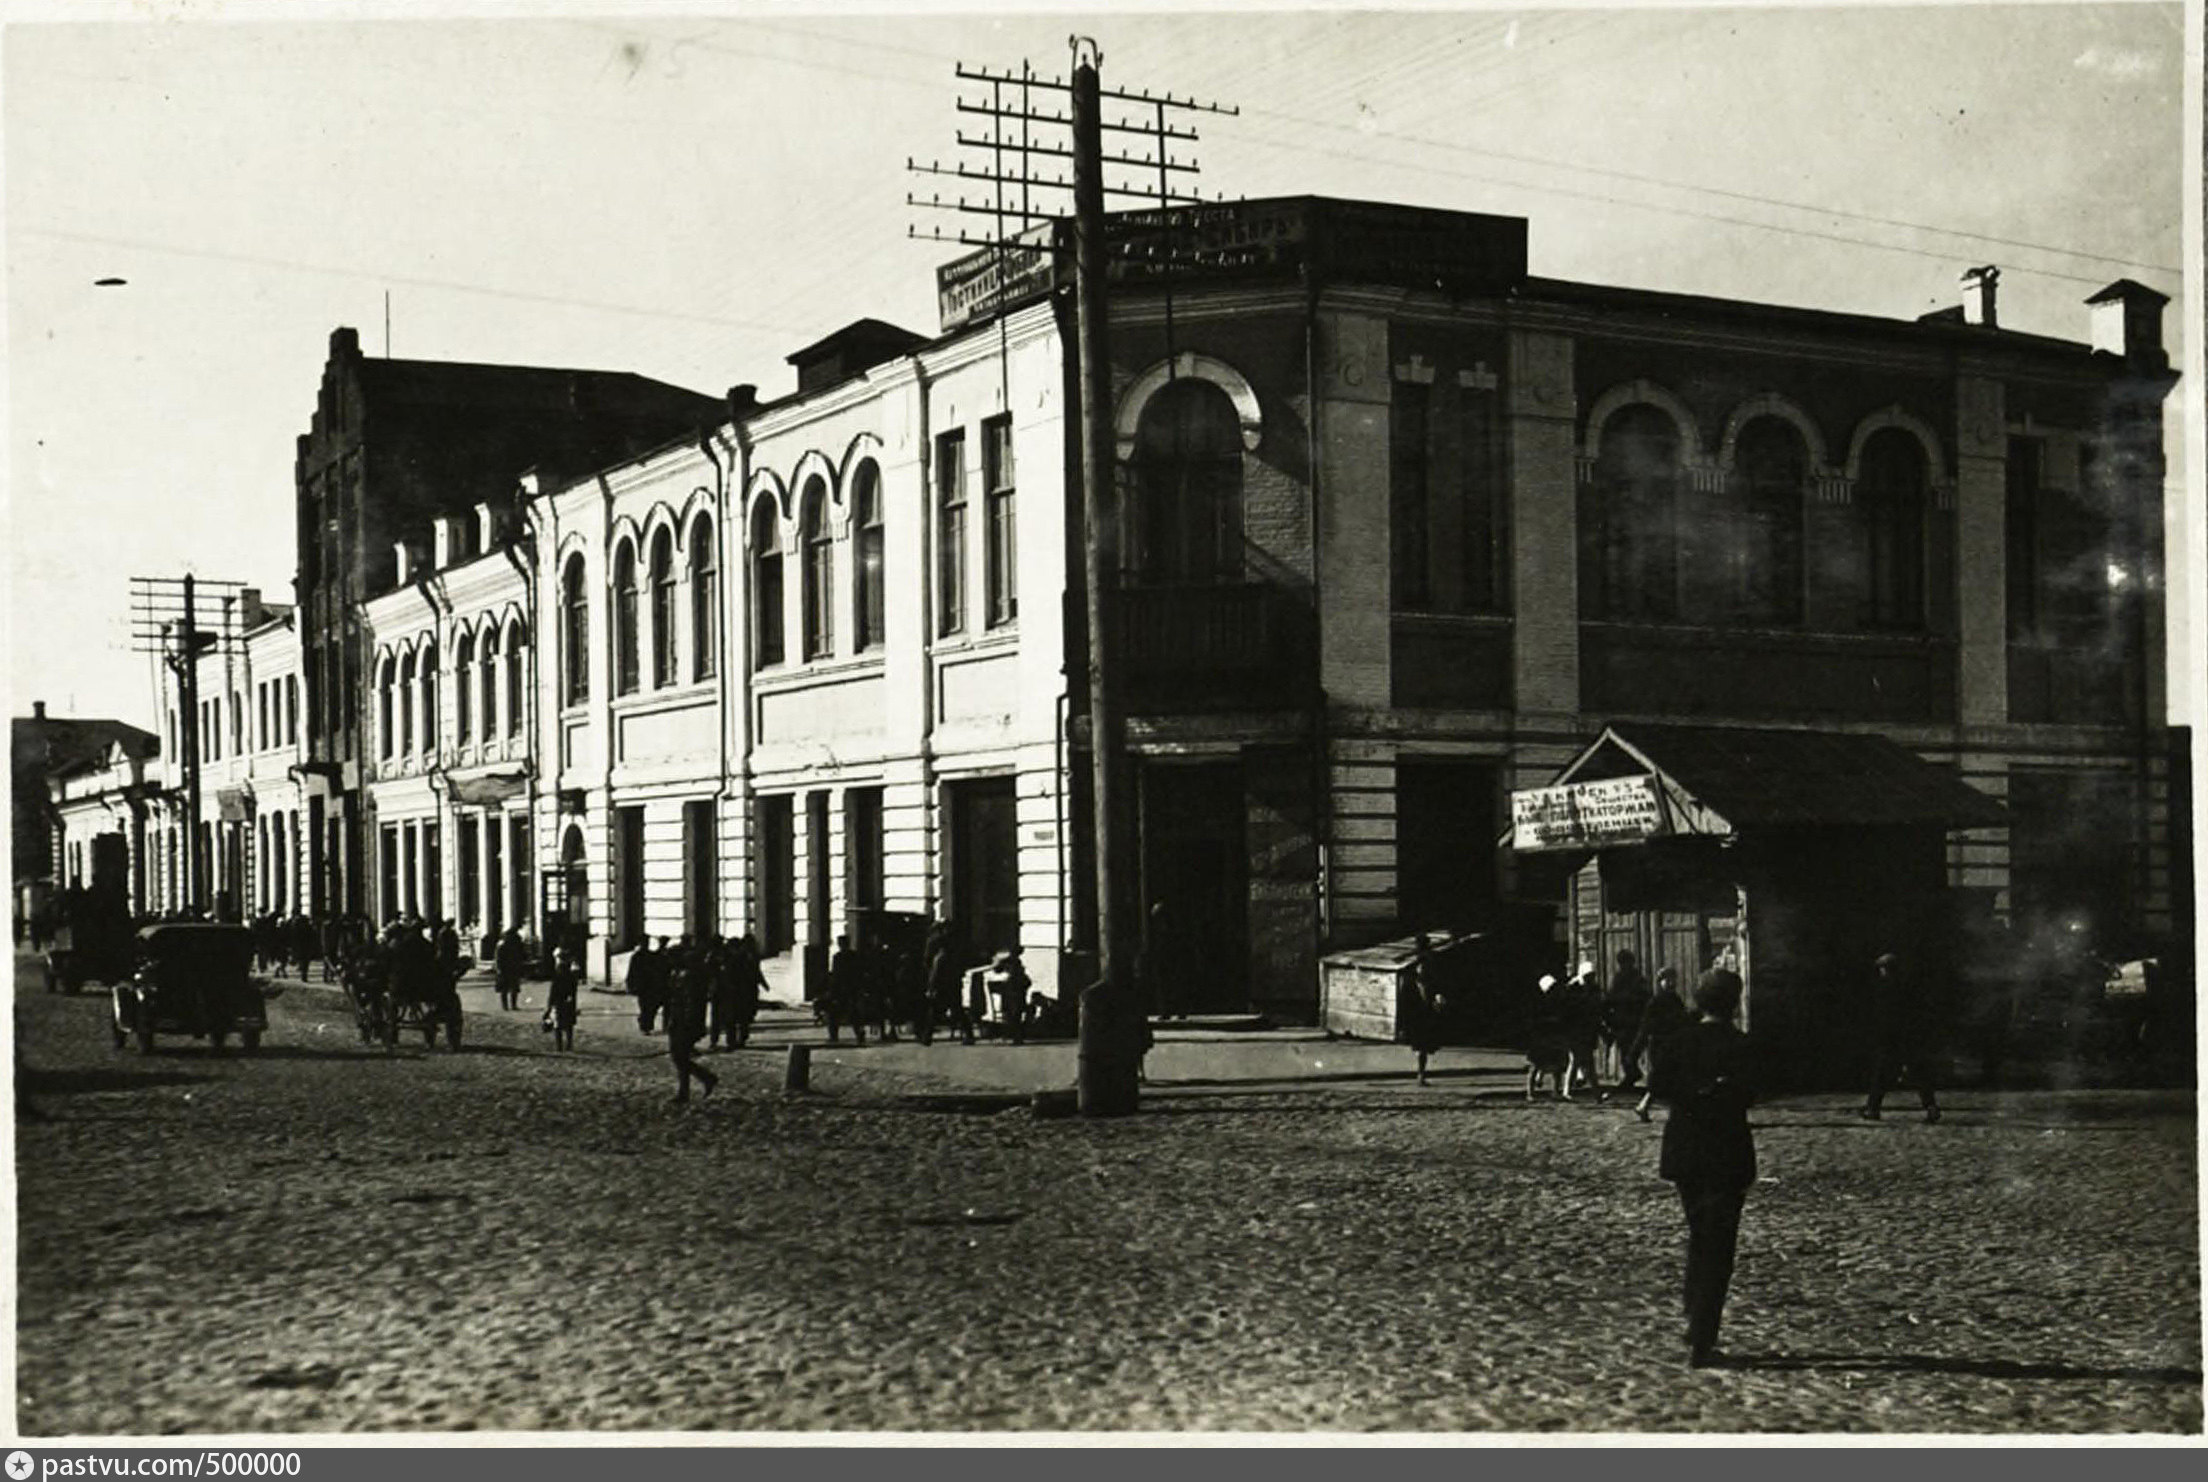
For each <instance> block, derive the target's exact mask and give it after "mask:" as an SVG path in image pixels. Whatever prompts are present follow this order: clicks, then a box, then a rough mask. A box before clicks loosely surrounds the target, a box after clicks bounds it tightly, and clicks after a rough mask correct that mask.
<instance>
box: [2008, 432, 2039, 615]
mask: <svg viewBox="0 0 2208 1482" xmlns="http://www.w3.org/2000/svg"><path fill="white" fill-rule="evenodd" d="M2007 475H2008V488H2007V497H2006V500H2005V502H2004V506H2003V510H2002V514H2003V531H2004V533H2005V537H2006V544H2007V546H2008V559H2007V567H2006V569H2007V572H2008V612H2009V637H2010V638H2011V639H2026V640H2028V639H2031V638H2033V637H2035V636H2036V635H2037V634H2038V631H2039V591H2040V581H2039V480H2040V442H2039V439H2037V438H2031V437H2012V438H2010V439H2009V458H2008V464H2007Z"/></svg>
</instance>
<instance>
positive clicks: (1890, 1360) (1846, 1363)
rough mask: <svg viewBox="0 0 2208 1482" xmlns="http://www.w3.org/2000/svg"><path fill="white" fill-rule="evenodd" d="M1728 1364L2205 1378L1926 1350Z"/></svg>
mask: <svg viewBox="0 0 2208 1482" xmlns="http://www.w3.org/2000/svg"><path fill="white" fill-rule="evenodd" d="M1727 1367H1729V1368H1734V1369H1758V1370H1771V1371H1778V1372H1794V1371H1801V1370H1811V1369H1835V1370H1846V1371H1850V1372H1854V1373H1877V1374H1968V1375H1970V1376H1972V1377H1974V1378H1978V1379H2093V1380H2120V1381H2123V1382H2125V1383H2130V1384H2198V1383H2200V1377H2201V1376H2200V1370H2198V1369H2186V1368H2181V1367H2179V1366H2177V1365H2175V1364H2171V1365H2166V1366H2163V1367H2159V1368H2157V1367H2148V1368H2114V1367H2104V1366H2092V1365H2077V1364H2054V1363H2045V1362H2038V1363H2026V1362H2020V1361H2018V1360H2016V1359H1993V1358H1988V1359H1975V1358H1952V1357H1946V1356H1942V1355H1938V1354H1928V1353H1886V1354H1839V1353H1799V1354H1770V1355H1765V1356H1760V1357H1759V1356H1755V1355H1734V1356H1733V1357H1732V1358H1731V1359H1730V1360H1729V1361H1728V1363H1727Z"/></svg>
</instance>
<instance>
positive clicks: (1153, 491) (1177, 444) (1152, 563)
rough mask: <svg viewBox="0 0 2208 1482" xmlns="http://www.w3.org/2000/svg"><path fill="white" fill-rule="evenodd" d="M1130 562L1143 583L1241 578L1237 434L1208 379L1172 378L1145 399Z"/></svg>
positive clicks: (1230, 412) (1234, 420) (1224, 401)
mask: <svg viewBox="0 0 2208 1482" xmlns="http://www.w3.org/2000/svg"><path fill="white" fill-rule="evenodd" d="M1134 464H1135V466H1134V476H1135V477H1134V482H1135V510H1134V514H1135V531H1134V535H1135V552H1134V555H1135V560H1134V569H1135V572H1136V574H1137V575H1138V576H1139V577H1140V578H1141V579H1142V580H1143V581H1145V582H1150V583H1157V584H1165V583H1186V582H1219V581H1235V580H1239V579H1240V578H1241V575H1242V430H1241V421H1240V419H1239V417H1238V416H1237V415H1236V413H1235V409H1234V403H1233V402H1232V401H1230V400H1229V399H1228V397H1227V393H1226V392H1225V391H1222V390H1221V389H1220V388H1219V387H1217V386H1215V385H1213V384H1212V383H1211V382H1209V381H1202V380H1186V381H1174V382H1172V383H1171V384H1169V385H1167V386H1166V387H1164V388H1163V389H1162V390H1160V391H1159V392H1158V393H1157V394H1156V395H1154V396H1152V397H1151V398H1150V399H1149V401H1148V402H1146V403H1145V404H1144V406H1143V409H1142V419H1141V421H1140V422H1139V423H1138V424H1137V426H1136V431H1135V456H1134Z"/></svg>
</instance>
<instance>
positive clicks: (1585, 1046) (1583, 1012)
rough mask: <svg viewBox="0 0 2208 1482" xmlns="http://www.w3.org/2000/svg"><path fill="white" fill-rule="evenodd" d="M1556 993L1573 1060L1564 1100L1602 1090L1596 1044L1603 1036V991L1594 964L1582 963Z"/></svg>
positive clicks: (1566, 1078) (1566, 1045)
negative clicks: (1575, 1095)
mask: <svg viewBox="0 0 2208 1482" xmlns="http://www.w3.org/2000/svg"><path fill="white" fill-rule="evenodd" d="M1556 996H1557V1013H1558V1017H1559V1018H1560V1019H1561V1021H1562V1024H1563V1029H1564V1048H1565V1052H1566V1054H1567V1056H1568V1058H1569V1060H1570V1062H1571V1063H1570V1064H1569V1066H1567V1067H1566V1069H1565V1072H1564V1099H1565V1100H1566V1101H1570V1100H1571V1099H1572V1093H1573V1092H1574V1091H1582V1090H1584V1091H1595V1092H1600V1091H1601V1090H1602V1076H1601V1073H1600V1072H1599V1071H1598V1070H1597V1068H1596V1066H1595V1046H1596V1045H1597V1044H1598V1043H1599V1042H1600V1041H1601V1039H1602V990H1601V989H1600V988H1599V987H1597V986H1596V984H1595V965H1594V963H1592V962H1582V963H1580V965H1579V971H1577V972H1575V973H1573V974H1572V976H1571V978H1570V979H1569V980H1568V981H1566V983H1565V984H1564V986H1563V987H1562V988H1559V989H1558V990H1557V995H1556Z"/></svg>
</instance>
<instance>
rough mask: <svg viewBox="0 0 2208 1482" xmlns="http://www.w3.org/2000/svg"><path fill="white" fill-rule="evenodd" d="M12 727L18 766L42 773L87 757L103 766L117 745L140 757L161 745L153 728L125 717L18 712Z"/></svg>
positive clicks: (22, 769) (76, 762)
mask: <svg viewBox="0 0 2208 1482" xmlns="http://www.w3.org/2000/svg"><path fill="white" fill-rule="evenodd" d="M9 731H10V736H9V740H10V743H11V745H10V750H11V751H12V753H13V760H14V764H15V769H16V770H18V771H25V770H27V771H30V772H32V773H35V774H36V775H38V776H42V777H43V776H46V775H48V774H51V773H53V772H58V771H62V770H64V769H69V768H74V767H77V766H79V765H81V764H83V763H85V762H88V761H89V762H94V763H97V764H99V765H102V766H104V765H106V762H107V757H108V753H109V752H110V751H111V750H113V749H114V748H115V747H117V746H121V747H122V748H123V752H124V754H125V755H126V756H132V757H139V758H146V757H151V756H153V755H155V754H156V753H157V752H159V750H160V747H161V743H160V739H159V738H158V737H156V736H155V735H154V734H153V732H151V731H148V730H143V729H141V728H139V727H137V726H134V725H132V724H130V722H128V721H122V720H78V719H73V718H69V717H63V716H46V717H44V718H38V717H33V716H27V715H18V716H16V717H14V718H13V722H12V724H11V725H10V727H9Z"/></svg>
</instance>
